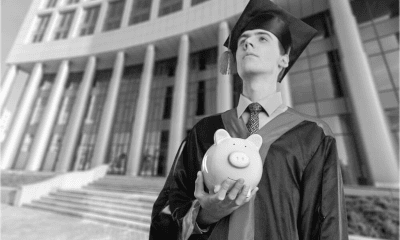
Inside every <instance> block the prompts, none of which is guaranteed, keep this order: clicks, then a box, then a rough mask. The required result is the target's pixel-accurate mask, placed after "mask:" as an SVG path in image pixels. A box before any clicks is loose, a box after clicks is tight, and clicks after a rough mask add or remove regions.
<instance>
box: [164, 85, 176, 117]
mask: <svg viewBox="0 0 400 240" xmlns="http://www.w3.org/2000/svg"><path fill="white" fill-rule="evenodd" d="M173 89H174V88H173V86H169V87H167V89H166V93H165V98H164V113H163V119H170V118H171V110H172V95H173Z"/></svg>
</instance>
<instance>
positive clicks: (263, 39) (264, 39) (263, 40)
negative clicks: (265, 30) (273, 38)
mask: <svg viewBox="0 0 400 240" xmlns="http://www.w3.org/2000/svg"><path fill="white" fill-rule="evenodd" d="M260 41H262V42H266V41H268V40H267V39H266V38H265V37H260Z"/></svg>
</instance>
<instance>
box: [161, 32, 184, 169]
mask: <svg viewBox="0 0 400 240" xmlns="http://www.w3.org/2000/svg"><path fill="white" fill-rule="evenodd" d="M178 54H179V55H178V66H177V69H176V73H175V75H176V76H175V85H174V95H173V99H172V114H171V128H170V129H171V130H170V132H169V139H168V155H167V156H168V158H167V166H166V167H167V168H166V169H167V171H169V170H170V168H171V166H172V163H173V161H174V157H175V154H176V152H177V151H178V148H179V145H180V144H181V142H182V140H183V137H184V132H185V118H186V102H187V85H188V67H189V36H188V35H186V34H185V35H182V36H181V39H180V44H179V53H178ZM167 174H168V173H167Z"/></svg>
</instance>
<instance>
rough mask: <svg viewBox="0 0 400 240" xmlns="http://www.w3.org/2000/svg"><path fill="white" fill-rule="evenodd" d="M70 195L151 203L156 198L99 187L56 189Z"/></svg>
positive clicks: (154, 196)
mask: <svg viewBox="0 0 400 240" xmlns="http://www.w3.org/2000/svg"><path fill="white" fill-rule="evenodd" d="M58 192H64V193H68V194H72V195H79V196H88V197H105V198H110V199H123V200H131V201H141V202H148V203H151V204H153V203H154V202H155V200H156V199H157V195H155V194H139V193H121V192H109V191H104V190H100V189H73V190H71V189H70V190H58Z"/></svg>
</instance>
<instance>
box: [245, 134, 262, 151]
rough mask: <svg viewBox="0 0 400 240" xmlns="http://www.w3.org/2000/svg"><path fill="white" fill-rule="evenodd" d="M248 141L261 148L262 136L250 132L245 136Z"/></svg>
mask: <svg viewBox="0 0 400 240" xmlns="http://www.w3.org/2000/svg"><path fill="white" fill-rule="evenodd" d="M247 140H248V141H250V142H251V143H253V144H254V145H255V146H256V147H257V148H258V149H260V148H261V145H262V137H261V136H260V135H258V134H252V135H250V137H248V138H247Z"/></svg>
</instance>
